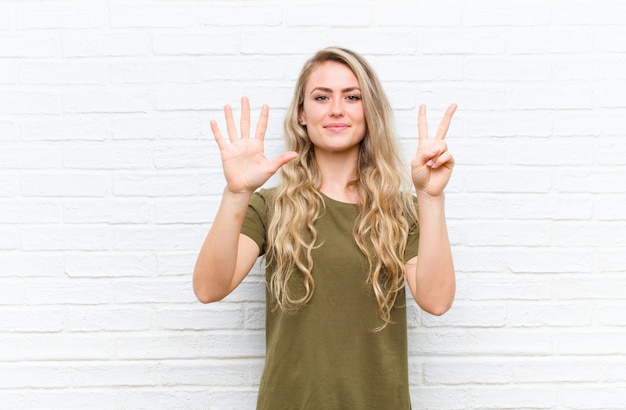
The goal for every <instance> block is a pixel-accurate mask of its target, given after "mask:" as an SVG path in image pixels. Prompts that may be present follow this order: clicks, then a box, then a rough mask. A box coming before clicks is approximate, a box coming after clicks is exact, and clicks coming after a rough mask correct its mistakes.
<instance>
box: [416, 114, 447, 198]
mask: <svg viewBox="0 0 626 410" xmlns="http://www.w3.org/2000/svg"><path fill="white" fill-rule="evenodd" d="M456 108H457V106H456V104H451V105H450V106H449V107H448V109H447V110H446V112H445V114H444V115H443V118H442V119H441V123H440V124H439V128H438V129H437V134H436V135H435V138H434V139H430V138H428V124H427V122H426V106H425V105H421V106H420V108H419V112H418V115H417V131H418V136H419V143H418V146H417V153H416V154H415V157H413V159H412V160H411V179H412V180H413V185H415V189H416V191H417V192H418V193H419V192H422V193H425V194H428V195H430V196H439V195H441V194H442V193H443V189H444V188H445V187H446V185H447V184H448V181H449V180H450V175H452V168H453V167H454V158H453V157H452V154H451V153H450V152H449V151H448V146H447V144H446V142H445V141H444V138H445V137H446V133H447V132H448V128H449V127H450V121H452V116H453V115H454V112H455V111H456Z"/></svg>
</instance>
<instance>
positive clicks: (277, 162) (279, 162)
mask: <svg viewBox="0 0 626 410" xmlns="http://www.w3.org/2000/svg"><path fill="white" fill-rule="evenodd" d="M297 157H298V153H297V152H295V151H287V152H283V153H282V154H280V155H279V156H278V157H277V158H275V159H274V160H273V161H271V163H272V169H273V171H274V172H276V171H278V168H280V167H282V166H283V165H285V164H286V163H288V162H289V161H292V160H294V159H296V158H297Z"/></svg>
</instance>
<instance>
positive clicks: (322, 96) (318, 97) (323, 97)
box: [315, 95, 328, 101]
mask: <svg viewBox="0 0 626 410" xmlns="http://www.w3.org/2000/svg"><path fill="white" fill-rule="evenodd" d="M315 100H316V101H326V100H328V97H326V96H325V95H318V96H317V97H315Z"/></svg>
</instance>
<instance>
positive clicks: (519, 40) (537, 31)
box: [507, 26, 596, 55]
mask: <svg viewBox="0 0 626 410" xmlns="http://www.w3.org/2000/svg"><path fill="white" fill-rule="evenodd" d="M594 33H595V29H591V28H589V27H584V26H576V27H575V28H568V27H563V28H560V27H559V28H552V27H551V28H539V27H519V28H517V27H515V28H510V29H508V30H507V50H508V52H510V53H512V54H553V55H554V54H566V53H567V54H582V53H589V52H591V51H592V50H593V49H595V48H596V47H595V46H594V44H593V41H594V37H595V36H594Z"/></svg>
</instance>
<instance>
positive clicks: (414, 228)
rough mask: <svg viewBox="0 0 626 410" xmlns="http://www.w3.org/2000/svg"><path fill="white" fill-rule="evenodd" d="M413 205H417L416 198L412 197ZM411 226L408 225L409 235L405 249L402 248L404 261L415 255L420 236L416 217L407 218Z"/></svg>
mask: <svg viewBox="0 0 626 410" xmlns="http://www.w3.org/2000/svg"><path fill="white" fill-rule="evenodd" d="M413 201H415V206H417V198H416V197H413ZM409 221H410V223H411V226H410V227H409V236H408V238H407V241H406V249H405V250H404V261H405V262H408V261H409V260H411V259H412V258H414V257H416V256H417V246H418V244H419V238H420V227H419V223H418V222H417V218H410V219H409Z"/></svg>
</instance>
